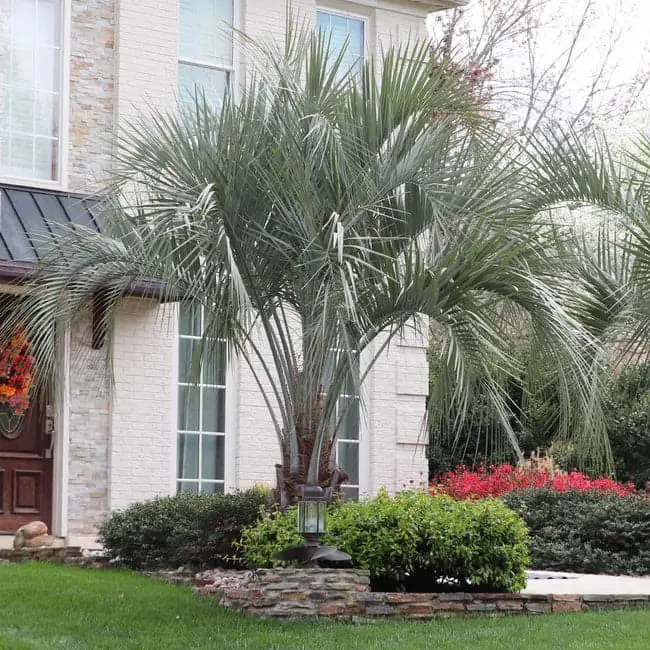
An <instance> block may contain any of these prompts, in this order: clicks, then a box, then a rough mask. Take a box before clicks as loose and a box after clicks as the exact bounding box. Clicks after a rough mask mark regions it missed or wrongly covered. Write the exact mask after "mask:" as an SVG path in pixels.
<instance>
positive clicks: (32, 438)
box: [0, 405, 52, 533]
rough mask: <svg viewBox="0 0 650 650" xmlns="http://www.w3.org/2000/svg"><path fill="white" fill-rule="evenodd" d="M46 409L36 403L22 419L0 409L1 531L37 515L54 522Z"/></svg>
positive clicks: (10, 530) (9, 530)
mask: <svg viewBox="0 0 650 650" xmlns="http://www.w3.org/2000/svg"><path fill="white" fill-rule="evenodd" d="M44 411H45V410H44V409H43V408H42V407H40V406H37V405H34V406H32V407H30V408H29V410H28V411H27V412H26V413H25V415H24V416H23V417H22V418H18V419H15V418H8V417H7V415H6V414H4V413H0V533H11V532H15V531H16V530H17V529H18V528H20V526H22V525H24V524H26V523H29V522H30V521H34V520H36V519H38V520H40V521H44V522H45V523H46V524H47V526H48V528H49V527H50V526H51V518H52V460H51V458H47V456H51V453H49V447H50V438H51V436H49V435H47V432H46V429H45V412H44Z"/></svg>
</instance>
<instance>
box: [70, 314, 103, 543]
mask: <svg viewBox="0 0 650 650" xmlns="http://www.w3.org/2000/svg"><path fill="white" fill-rule="evenodd" d="M91 340H92V333H91V327H90V318H86V319H85V321H84V322H83V323H81V324H80V325H79V326H78V327H76V328H75V329H74V331H72V333H71V345H70V347H71V349H70V380H69V382H70V383H69V385H70V394H69V405H70V406H69V408H70V421H69V435H70V441H69V460H68V535H73V536H79V535H95V534H96V533H97V528H96V527H97V526H98V525H99V524H101V522H102V521H104V519H105V518H106V516H107V515H108V512H109V503H108V485H109V468H108V459H109V427H110V407H111V404H110V402H111V394H110V381H109V372H108V369H107V366H106V349H105V348H102V349H101V350H93V349H92V348H91Z"/></svg>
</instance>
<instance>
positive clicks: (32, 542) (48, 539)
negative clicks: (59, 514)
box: [23, 535, 54, 548]
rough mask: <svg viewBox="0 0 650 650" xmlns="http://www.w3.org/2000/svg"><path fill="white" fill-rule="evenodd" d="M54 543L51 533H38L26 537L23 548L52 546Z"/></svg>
mask: <svg viewBox="0 0 650 650" xmlns="http://www.w3.org/2000/svg"><path fill="white" fill-rule="evenodd" d="M53 544H54V537H53V536H52V535H39V536H38V537H32V538H31V539H26V540H25V543H24V544H23V548H40V547H42V546H52V545H53Z"/></svg>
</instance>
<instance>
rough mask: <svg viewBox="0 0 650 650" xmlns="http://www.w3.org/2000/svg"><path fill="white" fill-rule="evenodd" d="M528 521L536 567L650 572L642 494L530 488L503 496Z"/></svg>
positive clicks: (649, 519)
mask: <svg viewBox="0 0 650 650" xmlns="http://www.w3.org/2000/svg"><path fill="white" fill-rule="evenodd" d="M502 499H503V501H504V502H505V503H506V505H507V506H509V507H510V508H512V509H513V510H514V511H515V512H517V513H519V514H520V515H521V516H522V517H523V518H524V519H525V521H526V524H527V525H528V528H529V531H530V536H531V556H532V567H533V568H535V569H549V570H558V571H577V572H584V573H612V574H619V573H626V574H648V573H650V501H648V499H647V498H645V497H642V496H638V495H635V496H620V495H618V494H613V493H606V494H602V493H598V492H575V491H569V492H556V491H554V490H548V489H530V490H522V491H520V492H511V493H509V494H506V495H504V496H503V497H502Z"/></svg>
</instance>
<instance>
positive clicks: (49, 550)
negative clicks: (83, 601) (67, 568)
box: [0, 546, 86, 564]
mask: <svg viewBox="0 0 650 650" xmlns="http://www.w3.org/2000/svg"><path fill="white" fill-rule="evenodd" d="M85 559H86V558H84V556H83V553H82V552H81V548H80V547H79V546H43V547H40V548H1V549H0V561H3V560H4V561H5V562H32V561H39V562H56V563H59V564H82V563H83V561H84V560H85Z"/></svg>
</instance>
